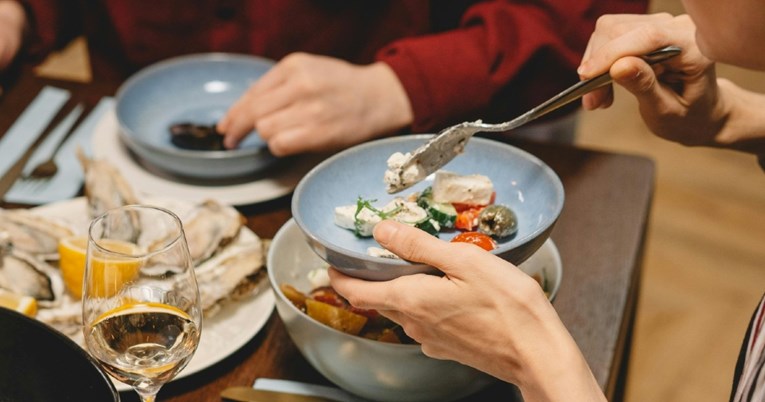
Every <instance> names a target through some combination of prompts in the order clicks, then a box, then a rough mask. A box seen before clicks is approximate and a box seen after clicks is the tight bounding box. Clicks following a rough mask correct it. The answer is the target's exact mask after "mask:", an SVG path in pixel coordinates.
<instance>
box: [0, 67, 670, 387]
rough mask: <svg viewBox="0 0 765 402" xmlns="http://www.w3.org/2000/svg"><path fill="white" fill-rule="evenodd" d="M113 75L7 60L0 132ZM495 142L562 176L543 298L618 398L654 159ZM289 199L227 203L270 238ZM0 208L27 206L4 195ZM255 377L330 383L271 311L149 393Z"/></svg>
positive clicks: (107, 90)
mask: <svg viewBox="0 0 765 402" xmlns="http://www.w3.org/2000/svg"><path fill="white" fill-rule="evenodd" d="M121 82H122V81H121V80H120V79H118V78H115V77H113V76H112V77H99V76H98V75H94V77H93V79H92V80H91V82H87V83H78V82H71V81H63V80H55V79H48V78H42V77H39V76H38V75H37V74H36V73H35V70H34V66H33V65H25V64H22V65H20V66H17V67H16V68H15V69H14V70H13V72H12V74H10V75H9V76H6V78H5V80H4V82H3V83H2V84H3V86H4V88H3V89H4V90H3V92H2V95H0V136H2V135H4V134H5V133H6V131H8V129H9V127H11V126H12V124H13V123H14V121H15V120H16V119H17V118H18V117H19V115H20V114H22V112H23V111H24V110H25V108H26V107H27V106H28V105H29V104H30V102H32V100H33V99H34V98H35V96H36V95H37V94H38V93H39V92H40V90H41V89H42V88H43V87H44V86H46V85H48V86H56V87H59V88H64V89H67V90H69V91H70V92H71V97H72V100H73V101H78V102H83V103H84V104H86V105H89V106H93V105H95V104H96V103H97V102H99V100H100V99H101V98H102V97H104V96H114V95H115V93H116V91H117V90H118V88H119V86H120V84H121ZM613 134H614V135H618V133H613ZM0 138H1V137H0ZM503 141H506V142H509V143H511V144H512V145H514V146H517V147H519V148H521V149H524V150H526V151H528V152H530V153H531V154H533V155H535V156H537V157H538V158H540V159H541V160H542V161H544V162H545V163H547V164H548V165H549V166H550V167H551V168H552V169H553V170H554V171H555V172H556V173H557V175H558V176H559V177H560V179H561V181H562V183H563V187H564V190H565V204H564V207H563V210H562V212H561V214H560V217H559V219H558V221H557V223H556V225H555V227H554V229H553V231H552V234H551V238H552V239H553V241H554V242H555V244H556V245H557V248H558V250H559V253H560V258H561V261H562V266H563V280H562V283H561V285H560V288H559V291H558V294H557V297H556V298H555V300H554V302H553V305H554V307H555V309H556V311H557V313H558V314H559V316H560V318H561V320H562V321H563V323H564V324H565V326H566V328H567V329H568V331H569V332H570V333H571V335H572V336H573V338H574V340H575V341H576V343H577V345H578V346H579V348H580V349H581V351H582V353H583V355H584V357H585V359H586V360H587V362H588V364H589V366H590V368H591V369H592V372H593V373H594V376H595V379H596V380H597V383H598V384H599V385H600V387H601V388H602V389H603V391H604V393H605V395H606V397H607V398H608V400H610V401H619V400H621V399H622V398H623V395H624V389H625V380H626V378H627V369H628V366H629V357H630V350H631V337H632V333H633V327H634V322H635V314H636V306H637V302H638V295H639V287H640V273H641V265H642V256H643V250H644V243H645V237H646V230H647V224H648V222H649V214H650V210H651V204H652V197H653V189H654V173H655V172H654V170H655V167H654V163H653V161H652V160H650V159H649V158H646V157H644V156H640V155H629V154H622V153H613V152H603V151H598V150H593V149H584V148H581V147H578V146H576V145H572V144H552V143H540V142H531V141H520V140H514V139H512V137H510V138H509V139H508V137H503ZM24 151H25V150H18V152H24ZM8 156H9V155H0V158H3V157H8ZM381 173H382V172H381ZM16 175H18V169H16V170H15V171H14V170H11V171H10V172H8V173H7V174H6V175H5V176H4V177H2V178H1V179H0V189H2V188H3V186H8V185H9V183H12V182H13V180H14V179H15V178H16ZM290 204H291V197H290V195H286V196H281V197H279V198H277V199H274V200H269V201H265V202H260V203H257V204H252V205H242V206H237V208H238V210H239V211H240V212H241V213H242V214H243V215H245V216H246V218H247V226H248V227H249V228H250V229H251V230H252V231H253V232H255V233H256V234H257V235H258V236H260V237H261V238H272V237H273V236H274V235H275V234H276V232H277V231H278V230H279V228H280V227H281V226H282V225H283V224H284V223H285V222H287V221H288V220H289V219H290V217H291V213H290ZM0 206H2V207H3V208H26V207H31V206H30V205H20V204H9V203H5V202H3V203H0ZM512 330H513V329H512V328H507V331H512ZM402 369H404V368H402ZM258 378H272V379H285V380H294V381H300V382H306V383H314V384H322V385H331V383H330V382H329V380H327V379H326V378H324V377H323V376H322V375H321V374H320V373H319V372H317V371H316V370H315V369H314V368H313V367H312V366H311V365H310V364H309V363H308V361H307V360H306V359H305V358H304V357H303V356H302V355H301V353H300V351H299V350H298V349H297V347H296V346H295V344H294V343H293V342H292V340H291V339H290V337H289V335H288V334H287V331H286V329H285V326H284V323H283V322H282V320H281V319H280V318H279V316H278V314H277V313H276V312H275V311H274V312H272V313H271V315H270V318H269V319H268V321H267V323H266V324H265V326H264V327H263V328H262V329H261V330H260V331H259V332H258V333H257V334H256V335H255V336H254V337H252V339H251V340H250V341H249V342H247V343H246V344H245V345H244V346H243V347H241V348H240V349H238V350H237V351H236V352H234V353H232V354H231V355H229V356H226V357H225V358H223V359H221V360H220V361H219V362H217V363H215V364H213V365H211V366H210V367H207V368H205V369H204V370H201V371H199V372H197V373H194V374H192V375H189V376H187V377H184V378H179V379H177V380H174V381H172V382H171V383H169V384H167V385H165V386H164V387H163V389H162V390H161V391H160V394H159V398H158V400H161V401H172V402H191V401H194V402H201V401H220V400H221V396H220V394H221V391H223V390H224V389H225V388H227V387H230V386H237V385H238V386H242V385H244V386H251V385H252V384H253V382H254V381H255V380H256V379H258ZM514 398H519V397H518V395H517V389H516V388H515V387H514V386H513V385H511V384H508V383H505V382H502V381H497V382H495V383H493V384H492V385H490V386H488V387H487V388H485V389H483V390H482V391H480V392H478V393H477V394H474V395H471V396H469V397H467V398H465V399H464V401H507V400H515V399H514ZM121 399H122V400H123V401H137V400H138V398H137V396H136V395H135V393H134V392H132V391H131V392H122V393H121Z"/></svg>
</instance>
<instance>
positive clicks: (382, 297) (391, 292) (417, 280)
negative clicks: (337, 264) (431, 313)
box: [328, 268, 441, 323]
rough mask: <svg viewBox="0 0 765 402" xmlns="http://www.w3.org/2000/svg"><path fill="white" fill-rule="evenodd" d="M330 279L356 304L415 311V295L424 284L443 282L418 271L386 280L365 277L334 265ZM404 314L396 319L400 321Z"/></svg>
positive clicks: (361, 306) (367, 307) (349, 300)
mask: <svg viewBox="0 0 765 402" xmlns="http://www.w3.org/2000/svg"><path fill="white" fill-rule="evenodd" d="M328 273H329V281H330V283H331V284H332V287H333V288H334V289H335V290H336V291H337V292H338V293H340V294H341V295H342V296H343V297H345V298H346V299H347V300H348V302H349V303H351V305H352V306H354V307H358V308H363V309H374V310H382V311H400V312H401V311H411V310H415V309H414V308H413V301H414V300H415V298H414V297H416V295H418V294H419V293H420V292H418V291H417V289H421V288H422V287H432V286H434V285H435V286H439V283H437V282H440V281H441V278H439V277H437V276H433V275H426V274H416V275H407V276H401V277H398V278H396V279H393V280H390V281H384V282H374V281H365V280H363V279H358V278H353V277H350V276H348V275H344V274H343V273H341V272H340V271H338V270H336V269H334V268H330V269H329V272H328ZM401 320H402V318H401V317H398V320H394V321H397V322H399V323H400V321H401Z"/></svg>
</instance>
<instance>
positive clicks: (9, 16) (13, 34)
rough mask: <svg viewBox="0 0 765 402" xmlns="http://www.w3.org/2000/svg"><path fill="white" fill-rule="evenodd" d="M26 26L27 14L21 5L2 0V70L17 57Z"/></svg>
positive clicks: (0, 8)
mask: <svg viewBox="0 0 765 402" xmlns="http://www.w3.org/2000/svg"><path fill="white" fill-rule="evenodd" d="M25 26H26V13H25V12H24V8H23V7H22V6H21V4H19V3H18V2H17V1H14V0H0V69H2V68H3V67H5V66H7V65H8V64H10V63H11V61H12V60H13V58H14V57H16V54H17V53H18V51H19V49H20V48H21V44H22V39H23V35H24V30H25Z"/></svg>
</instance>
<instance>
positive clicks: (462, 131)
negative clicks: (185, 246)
mask: <svg viewBox="0 0 765 402" xmlns="http://www.w3.org/2000/svg"><path fill="white" fill-rule="evenodd" d="M680 52H681V49H680V48H679V47H677V46H667V47H663V48H661V49H658V50H654V51H653V52H651V53H648V54H646V55H644V56H642V58H643V60H645V61H646V62H647V63H648V64H656V63H660V62H662V61H665V60H668V59H670V58H672V57H674V56H677V55H678V54H680ZM609 83H611V75H610V74H609V73H608V72H606V73H603V74H601V75H599V76H597V77H594V78H590V79H588V80H584V81H579V82H578V83H576V84H574V85H572V86H571V87H569V88H568V89H565V90H564V91H563V92H561V93H559V94H557V95H555V96H553V97H552V98H550V99H549V100H547V101H545V102H544V103H542V104H540V105H539V106H537V107H535V108H533V109H531V110H529V111H528V112H526V113H524V114H522V115H520V116H518V117H516V118H515V119H513V120H511V121H508V122H505V123H499V124H486V123H482V122H481V121H480V120H478V121H475V122H464V123H460V124H457V125H454V126H451V127H447V128H445V129H443V130H441V132H439V133H438V135H437V136H435V137H433V138H432V139H431V140H429V141H428V142H427V143H425V144H424V145H422V146H420V147H419V148H417V149H416V150H414V151H413V152H412V153H411V154H409V155H408V156H407V157H406V159H404V160H402V161H401V163H400V164H399V166H396V167H393V168H391V169H389V170H388V171H387V172H386V173H385V176H386V183H388V187H387V190H388V193H391V194H392V193H397V192H399V191H401V190H404V189H406V188H409V187H411V186H413V185H414V184H416V183H418V182H420V181H421V180H422V179H424V178H425V177H427V176H428V175H429V174H431V173H433V172H435V171H436V170H438V169H440V168H441V167H442V166H444V165H445V164H446V163H447V162H449V161H450V160H452V159H453V158H454V157H455V156H457V155H459V154H460V153H462V151H463V150H464V148H465V145H466V144H467V142H468V140H469V139H470V138H471V137H472V136H473V135H474V134H476V133H479V132H505V131H510V130H512V129H515V128H518V127H520V126H522V125H524V124H526V123H528V122H530V121H532V120H534V119H537V118H539V117H541V116H544V115H546V114H548V113H550V112H552V111H553V110H556V109H558V108H560V107H562V106H564V105H567V104H569V103H571V102H572V101H574V100H576V99H579V98H581V97H582V96H584V95H585V94H587V93H589V92H592V91H594V90H595V89H598V88H600V87H603V86H605V85H607V84H609Z"/></svg>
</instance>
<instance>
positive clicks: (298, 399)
mask: <svg viewBox="0 0 765 402" xmlns="http://www.w3.org/2000/svg"><path fill="white" fill-rule="evenodd" d="M220 396H221V397H222V398H223V399H225V400H230V401H241V402H338V401H337V400H335V399H329V398H324V397H321V396H310V395H299V394H290V393H287V392H277V391H266V390H262V389H255V388H252V387H247V386H237V387H229V388H226V389H224V390H223V392H221V394H220Z"/></svg>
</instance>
